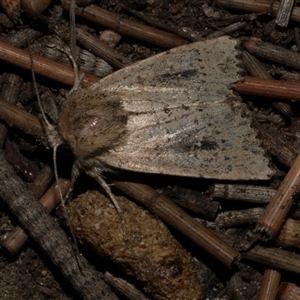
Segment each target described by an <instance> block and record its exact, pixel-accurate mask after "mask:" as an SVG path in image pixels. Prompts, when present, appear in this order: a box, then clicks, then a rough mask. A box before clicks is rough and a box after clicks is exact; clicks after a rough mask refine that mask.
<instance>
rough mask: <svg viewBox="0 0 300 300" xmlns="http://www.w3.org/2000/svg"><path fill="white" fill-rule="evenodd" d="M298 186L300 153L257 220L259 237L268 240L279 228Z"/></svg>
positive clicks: (299, 181) (299, 180) (299, 185)
mask: <svg viewBox="0 0 300 300" xmlns="http://www.w3.org/2000/svg"><path fill="white" fill-rule="evenodd" d="M299 187H300V154H299V155H298V156H297V158H296V160H295V161H294V163H293V165H292V167H291V168H290V170H289V172H288V173H287V175H286V176H285V178H284V180H283V182H282V183H281V186H280V187H279V189H278V191H277V192H276V194H275V196H274V197H273V199H272V200H271V202H270V203H269V205H268V206H267V208H266V209H265V212H264V214H263V215H262V216H261V217H260V218H259V220H258V221H257V225H256V228H257V231H258V232H259V233H260V239H262V240H268V239H270V238H272V237H273V236H274V235H275V234H276V233H278V231H279V230H280V228H281V226H282V223H283V221H284V219H285V217H286V215H287V213H288V212H289V209H290V208H291V206H292V204H293V198H292V197H293V195H294V193H295V192H296V191H297V190H298V189H299Z"/></svg>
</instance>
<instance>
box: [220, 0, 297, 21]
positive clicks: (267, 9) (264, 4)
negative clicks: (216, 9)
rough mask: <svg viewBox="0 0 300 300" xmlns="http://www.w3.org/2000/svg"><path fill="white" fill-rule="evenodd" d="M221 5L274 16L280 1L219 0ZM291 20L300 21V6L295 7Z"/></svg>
mask: <svg viewBox="0 0 300 300" xmlns="http://www.w3.org/2000/svg"><path fill="white" fill-rule="evenodd" d="M217 2H218V4H219V5H220V6H222V7H223V8H227V9H232V10H242V11H251V12H256V13H266V14H271V15H272V16H273V17H275V16H276V14H277V11H278V9H279V5H280V2H279V1H272V0H257V1H249V0H231V1H229V0H218V1H217ZM291 20H292V21H296V22H300V7H294V9H293V11H292V13H291Z"/></svg>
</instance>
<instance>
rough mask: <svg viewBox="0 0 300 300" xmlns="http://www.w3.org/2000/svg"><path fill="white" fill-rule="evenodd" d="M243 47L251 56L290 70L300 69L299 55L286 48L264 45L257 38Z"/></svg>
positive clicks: (245, 43)
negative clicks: (267, 60)
mask: <svg viewBox="0 0 300 300" xmlns="http://www.w3.org/2000/svg"><path fill="white" fill-rule="evenodd" d="M243 47H244V48H245V49H246V50H247V51H249V52H250V53H252V54H253V55H256V56H259V57H263V58H266V59H269V60H271V61H275V62H277V63H279V64H282V65H285V66H289V67H291V68H294V69H297V70H299V69H300V53H298V52H294V51H292V50H288V49H286V48H283V47H280V46H275V45H272V44H270V43H265V42H263V41H262V40H260V39H258V38H250V39H248V40H247V41H246V42H244V43H243Z"/></svg>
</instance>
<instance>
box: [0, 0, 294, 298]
mask: <svg viewBox="0 0 300 300" xmlns="http://www.w3.org/2000/svg"><path fill="white" fill-rule="evenodd" d="M24 2H26V1H24ZM29 2H30V1H28V3H29ZM33 2H34V1H33ZM49 2H51V1H49ZM60 2H61V1H52V2H51V4H49V7H48V8H47V9H46V10H44V12H41V13H43V14H44V15H45V16H47V17H50V16H51V15H56V14H58V15H59V16H60V18H62V20H64V21H62V26H63V24H67V23H68V21H67V20H68V19H67V17H68V14H67V13H61V12H62V9H61V7H60V6H61V4H60ZM81 2H84V1H81ZM86 2H88V1H86ZM90 2H91V1H90ZM16 3H17V4H16ZM0 4H1V7H2V9H0V34H1V36H0V39H1V40H3V39H5V38H7V37H9V36H10V35H11V34H12V33H13V32H14V31H18V30H21V29H24V28H34V29H35V30H38V31H39V32H40V36H42V37H43V36H44V37H45V36H47V35H50V34H52V35H53V34H54V27H55V26H53V24H51V23H47V21H46V22H45V20H43V19H41V18H40V16H39V13H37V12H36V11H35V10H28V9H20V8H19V6H18V1H5V0H0ZM96 4H97V5H99V6H100V7H102V8H104V9H107V10H110V11H114V12H116V13H118V14H120V15H121V16H123V17H126V18H130V19H132V20H136V21H138V22H144V21H142V20H141V19H139V18H138V17H137V16H134V15H133V13H132V11H131V10H135V11H138V12H141V13H144V15H146V16H148V17H150V18H152V19H153V20H154V21H155V24H154V25H153V26H157V24H158V23H163V24H165V25H166V27H167V28H169V29H170V28H172V29H173V32H176V33H178V34H179V35H181V36H184V37H187V34H188V39H189V41H194V40H195V39H198V38H199V37H203V38H205V37H207V36H209V35H210V34H212V33H214V32H216V31H218V30H219V29H220V28H224V27H225V26H227V25H230V24H232V23H234V22H237V21H239V20H243V19H245V20H247V22H246V23H247V24H246V26H244V27H242V28H241V29H237V30H236V31H234V32H233V33H232V35H233V36H235V37H239V38H240V37H250V36H256V37H261V38H263V39H264V40H265V41H268V42H271V43H273V44H276V45H280V46H284V47H287V48H292V46H294V47H296V46H295V44H296V42H294V40H295V36H297V35H294V33H293V30H292V28H293V26H294V25H289V26H288V27H287V28H286V29H279V28H277V27H276V26H275V23H274V18H273V17H271V16H269V15H266V14H264V15H260V16H256V17H254V15H253V17H252V18H251V17H249V15H246V14H245V13H243V12H239V11H228V10H224V9H222V8H221V7H220V6H219V5H218V4H217V3H215V2H214V1H210V0H207V1H196V0H195V1H166V0H162V1H157V0H147V1H146V0H144V1H143V0H133V1H116V0H111V1H97V2H96ZM130 9H131V10H130ZM32 15H34V17H33V16H32ZM77 23H78V26H81V27H82V28H87V27H89V28H90V29H89V31H90V32H91V33H92V34H95V33H97V32H99V31H102V30H104V28H102V27H101V26H99V25H95V24H94V23H93V22H91V21H86V20H84V19H82V18H77ZM296 30H297V27H296V29H295V31H296ZM298 35H299V34H298ZM39 38H41V37H39ZM30 42H31V43H33V44H34V42H33V41H30ZM43 42H44V41H43V40H40V41H39V43H41V44H42V43H43ZM25 44H27V42H25ZM24 47H27V46H26V45H24ZM35 47H37V46H36V45H33V47H32V49H33V50H34V51H35V50H36V48H35ZM37 48H38V47H37ZM116 50H117V51H118V52H120V53H122V54H123V55H124V56H126V57H128V58H130V59H131V60H133V61H138V60H141V59H144V58H147V57H149V56H151V55H153V54H155V53H158V52H161V51H163V50H164V49H161V48H159V47H157V46H153V45H150V44H147V43H145V42H141V41H139V40H136V39H133V38H130V37H122V39H121V42H120V43H118V45H117V46H116ZM263 63H264V64H265V66H266V67H267V68H268V69H269V71H270V72H271V73H272V74H273V75H274V77H275V78H283V77H284V76H290V77H289V80H295V79H296V80H299V73H296V72H290V73H287V71H290V70H286V69H285V68H283V67H282V66H278V65H276V66H274V65H272V63H270V62H268V61H263ZM10 72H13V73H16V74H17V75H19V76H20V77H22V78H23V80H24V85H23V86H22V88H21V90H22V91H21V93H20V95H19V100H18V105H19V106H22V107H24V108H25V109H27V110H28V111H30V112H33V113H35V114H37V115H40V112H39V110H38V108H37V107H38V106H37V104H36V100H35V97H34V92H33V89H32V84H31V77H30V75H29V72H27V71H24V70H21V69H19V68H15V67H12V66H11V65H10V64H8V63H2V62H1V68H0V76H1V78H3V76H4V73H10ZM291 77H292V79H290V78H291ZM37 82H38V88H39V92H40V93H44V92H46V91H47V93H48V94H47V99H49V94H50V97H53V98H54V100H53V103H54V105H53V106H54V107H56V106H55V105H56V104H57V103H59V102H60V100H61V99H62V98H63V97H64V96H65V95H66V93H67V88H66V86H62V85H59V84H58V83H55V82H53V81H47V80H45V79H44V78H42V77H39V76H38V77H37ZM3 86H4V83H3V82H2V83H1V88H3ZM63 88H65V89H63ZM259 100H260V99H258V100H257V99H252V98H250V97H247V96H245V97H244V102H245V103H247V104H248V107H249V108H250V109H251V111H252V112H253V113H254V115H255V114H257V115H258V116H259V118H260V122H262V123H260V124H262V125H261V126H266V127H268V126H270V127H271V128H272V130H274V131H275V132H276V133H277V134H278V135H279V136H280V137H281V138H282V139H283V140H284V141H287V143H289V145H291V148H295V149H297V148H298V144H299V137H298V136H299V134H298V132H297V128H298V126H297V124H298V119H297V116H298V115H299V105H297V104H296V103H292V104H291V109H292V111H293V118H291V117H290V116H287V115H284V114H282V112H280V110H279V112H278V110H276V108H274V106H272V105H271V104H270V103H268V102H265V103H264V104H262V103H261V102H259ZM53 106H51V105H49V107H47V108H45V110H46V113H47V115H48V116H49V117H50V118H51V119H52V120H55V119H56V116H57V111H56V108H54V109H53ZM279 106H280V104H279ZM282 111H284V109H283V110H282ZM274 115H276V116H278V118H277V119H276V118H274ZM270 116H271V117H270ZM270 119H271V121H269V120H270ZM266 123H267V125H266ZM270 123H271V125H270ZM284 130H285V132H288V134H287V135H288V136H289V137H288V138H287V137H286V135H285V134H284V133H282V132H283V131H284ZM7 136H8V139H9V140H10V141H14V142H15V143H16V144H17V146H18V148H19V152H20V153H19V154H16V153H15V152H13V153H14V155H13V156H14V157H16V156H17V155H20V157H21V158H20V160H21V161H23V162H24V161H27V160H28V161H30V162H32V164H33V165H31V163H25V165H22V167H21V168H19V170H17V171H18V174H19V176H21V177H22V178H23V179H24V181H25V182H27V183H28V184H29V185H30V183H31V182H32V181H34V178H31V177H30V176H29V177H28V176H27V175H28V174H32V173H35V172H36V169H38V170H39V169H40V168H41V166H42V165H43V164H49V165H52V154H51V151H50V150H48V149H46V148H45V147H44V146H41V145H38V144H37V143H36V142H35V141H34V140H33V139H32V138H30V137H29V136H27V135H24V134H23V133H22V132H21V131H20V130H17V129H14V128H8V133H7ZM6 147H8V148H6V150H7V149H8V150H7V151H6V152H7V153H10V152H11V151H13V150H12V147H11V146H10V147H9V146H6ZM65 150H66V149H62V150H60V152H59V158H58V164H59V165H60V167H59V169H60V172H63V169H67V173H69V172H70V170H71V165H72V157H71V155H70V154H66V153H67V151H65ZM272 163H273V166H274V168H276V170H277V173H276V176H274V179H273V180H272V181H270V182H269V183H268V184H269V185H271V186H272V187H274V188H278V186H279V182H280V181H281V180H282V178H283V177H284V175H285V173H286V171H287V169H288V165H285V164H284V162H282V161H280V159H276V158H275V159H273V161H272ZM19 164H20V162H17V163H16V162H14V166H15V167H17V166H16V165H19ZM62 166H63V167H62ZM157 178H158V179H156V178H155V177H154V176H149V177H147V175H143V176H142V179H143V180H145V182H148V183H149V182H151V185H152V186H153V187H156V188H163V187H165V186H168V185H177V184H178V185H180V186H183V187H185V188H192V189H195V190H197V191H199V192H201V193H205V192H206V193H207V190H208V187H209V186H210V185H211V184H212V183H213V181H205V180H204V181H200V185H199V181H198V182H196V181H195V180H190V181H188V180H187V179H184V180H178V179H174V178H171V177H164V178H162V177H157ZM88 181H89V179H88V177H87V176H85V175H82V176H81V177H80V178H79V180H78V181H77V183H76V187H75V191H74V192H73V193H74V194H80V193H81V192H82V191H85V190H87V189H88V188H89V187H94V186H95V183H89V182H88ZM238 206H240V207H241V208H248V207H249V206H247V205H245V204H243V203H242V204H241V203H240V204H227V203H223V206H222V208H223V209H228V210H230V209H238ZM192 215H193V216H196V214H194V213H192ZM53 217H54V218H55V220H56V221H57V223H59V224H61V227H62V228H64V229H65V224H64V221H63V220H62V218H61V216H60V213H57V212H56V213H53ZM17 225H18V221H17V219H16V217H14V216H13V215H12V214H11V212H10V211H9V209H8V207H7V206H6V204H4V203H3V202H0V235H1V241H3V240H5V238H6V237H7V236H8V235H9V234H10V233H11V232H12V230H13V229H14V228H15V226H17ZM250 227H251V224H250V225H249V224H246V225H244V226H243V227H241V228H240V227H239V228H236V229H235V231H234V235H235V238H236V239H238V237H239V233H240V232H241V231H242V232H243V231H247V230H248V229H249V228H250ZM169 229H170V230H171V232H172V234H173V235H174V236H175V238H176V239H177V240H178V241H179V242H180V243H181V244H182V245H184V247H185V248H186V249H187V250H188V251H189V252H190V253H191V254H192V255H193V257H195V260H196V259H197V260H198V262H197V263H196V265H197V275H198V278H199V281H200V282H201V285H202V288H203V299H209V300H213V299H220V300H221V299H223V300H227V299H239V300H243V299H245V300H251V299H256V298H257V295H258V292H259V287H260V282H261V278H262V274H263V272H264V269H265V267H264V266H262V265H260V264H256V263H251V262H248V261H243V262H242V263H238V264H237V266H235V267H233V268H231V269H229V268H226V267H224V266H223V265H222V264H221V263H219V262H217V261H215V260H214V259H213V258H212V257H211V256H209V255H207V254H205V253H204V252H203V251H201V250H199V249H198V248H197V247H195V245H193V244H192V243H191V242H189V241H188V240H187V239H186V238H185V237H184V236H183V235H181V234H179V233H178V232H176V231H175V230H173V229H172V228H169ZM222 231H224V232H225V230H222ZM70 240H71V241H72V238H71V237H70ZM79 250H80V252H82V253H84V255H86V256H87V258H88V259H89V261H90V262H91V263H92V264H93V265H94V266H95V268H96V269H97V270H99V271H101V272H103V273H105V272H106V271H107V270H109V271H110V272H111V273H113V274H114V275H115V276H116V277H122V278H126V280H128V281H130V282H131V283H132V284H134V285H135V286H136V287H137V288H138V289H139V290H141V289H142V288H141V285H140V283H137V282H136V281H135V280H134V279H132V278H130V277H128V276H127V275H126V274H124V273H123V272H122V271H119V270H118V269H117V268H116V267H115V266H114V265H113V264H112V263H111V262H110V261H105V263H99V258H97V256H96V255H95V254H94V253H93V252H90V251H89V250H86V249H85V248H84V247H82V246H80V248H79ZM283 276H286V277H284V278H289V280H291V279H290V277H289V274H287V275H283ZM0 278H1V280H0V294H1V299H9V300H11V299H16V300H19V299H20V300H21V299H22V300H23V299H28V300H29V299H30V300H32V299H54V300H56V299H80V297H79V296H78V295H77V294H76V292H75V290H74V289H73V287H72V286H71V284H70V283H69V282H68V281H67V280H66V279H65V278H64V277H63V276H62V275H61V274H60V272H59V271H58V269H57V268H56V266H55V265H54V264H53V263H52V261H51V260H50V258H49V257H48V256H47V255H46V254H45V253H43V252H42V250H41V249H40V248H39V247H38V245H37V244H36V243H35V242H34V241H33V240H32V239H30V238H29V240H28V241H27V242H26V243H25V244H24V245H23V247H22V248H21V250H20V251H19V252H18V253H17V254H15V255H13V256H11V255H10V254H8V253H7V251H6V250H5V248H4V247H3V246H1V247H0ZM114 291H115V290H114ZM115 292H116V294H117V295H118V297H120V299H125V298H124V296H123V295H121V294H120V293H119V292H118V291H115ZM145 295H146V297H148V298H150V299H151V296H150V295H147V294H145Z"/></svg>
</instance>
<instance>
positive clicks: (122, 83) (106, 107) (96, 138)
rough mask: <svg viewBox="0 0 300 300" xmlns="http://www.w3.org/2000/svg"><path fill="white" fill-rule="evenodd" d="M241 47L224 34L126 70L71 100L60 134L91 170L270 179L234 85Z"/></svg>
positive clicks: (153, 58)
mask: <svg viewBox="0 0 300 300" xmlns="http://www.w3.org/2000/svg"><path fill="white" fill-rule="evenodd" d="M237 47H238V41H237V40H235V39H231V38H229V37H221V38H218V39H214V40H208V41H201V42H197V43H193V44H189V45H184V46H181V47H178V48H175V49H172V50H169V51H166V52H163V53H161V54H158V55H155V56H153V57H151V58H148V59H146V60H143V61H140V62H138V63H136V64H134V65H131V66H129V67H127V68H124V69H122V70H119V71H117V72H115V73H113V74H112V75H109V76H107V77H106V78H104V79H102V80H100V81H99V82H98V83H96V84H94V85H93V86H91V87H89V88H88V89H86V90H82V91H79V92H76V93H74V94H73V95H72V96H71V97H70V98H69V99H68V100H67V104H66V105H65V106H64V108H63V110H62V113H61V115H60V121H59V124H61V125H60V126H59V131H60V134H61V135H62V136H63V138H64V140H65V141H66V142H67V143H68V144H69V145H70V146H71V148H72V150H73V152H74V153H75V156H76V158H77V159H78V160H79V162H80V164H81V165H82V167H83V168H84V169H85V168H90V166H93V165H97V164H98V165H99V164H100V165H101V164H103V165H107V166H110V167H112V168H121V169H126V170H131V171H138V172H149V173H161V174H168V175H178V176H190V177H203V178H215V179H224V180H248V179H268V178H269V177H270V176H271V175H272V170H271V169H270V168H269V167H268V160H267V158H266V157H265V156H264V151H263V149H262V148H261V147H260V145H259V141H258V140H257V139H256V132H255V131H254V130H253V129H252V128H251V126H250V117H249V115H250V114H248V116H245V111H247V108H246V106H245V105H244V104H243V103H241V101H240V99H239V97H238V96H237V95H236V94H234V93H233V91H232V90H231V89H230V88H231V86H232V84H234V83H235V82H237V81H238V80H240V79H241V69H240V67H239V64H240V61H239V58H238V55H239V52H238V49H237ZM246 114H247V113H246ZM67 115H69V116H70V118H71V119H72V122H69V126H68V128H66V126H65V125H64V124H65V121H64V120H63V119H64V118H65V116H67ZM242 115H243V116H242ZM75 120H77V121H75ZM67 123H68V122H67ZM74 124H76V125H74ZM71 135H72V137H71Z"/></svg>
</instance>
